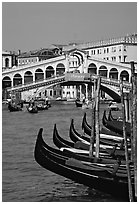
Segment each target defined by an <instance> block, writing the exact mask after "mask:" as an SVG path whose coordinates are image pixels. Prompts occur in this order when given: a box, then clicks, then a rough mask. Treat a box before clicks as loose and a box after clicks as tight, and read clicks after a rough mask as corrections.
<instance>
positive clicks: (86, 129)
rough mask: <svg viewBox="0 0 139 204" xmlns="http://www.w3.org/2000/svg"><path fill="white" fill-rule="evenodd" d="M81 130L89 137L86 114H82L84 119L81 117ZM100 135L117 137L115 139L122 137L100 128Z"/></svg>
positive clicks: (89, 131) (89, 130)
mask: <svg viewBox="0 0 139 204" xmlns="http://www.w3.org/2000/svg"><path fill="white" fill-rule="evenodd" d="M82 129H83V131H84V133H86V134H87V135H91V126H90V125H89V124H88V123H87V120H86V113H84V117H83V120H82ZM100 133H101V134H107V135H111V136H112V135H113V136H117V137H122V135H120V134H118V133H116V132H113V131H112V130H109V129H107V128H106V127H105V128H104V127H103V128H102V129H101V130H100Z"/></svg>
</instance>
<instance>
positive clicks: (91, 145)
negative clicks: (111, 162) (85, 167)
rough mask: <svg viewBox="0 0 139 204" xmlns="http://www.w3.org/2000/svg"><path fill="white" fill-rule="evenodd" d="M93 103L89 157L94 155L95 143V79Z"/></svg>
mask: <svg viewBox="0 0 139 204" xmlns="http://www.w3.org/2000/svg"><path fill="white" fill-rule="evenodd" d="M92 99H93V101H92V117H91V136H90V147H89V157H91V158H92V157H93V153H94V143H95V132H96V129H95V105H96V79H95V80H94V86H93V98H92Z"/></svg>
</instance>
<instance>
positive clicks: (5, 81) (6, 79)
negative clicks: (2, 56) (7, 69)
mask: <svg viewBox="0 0 139 204" xmlns="http://www.w3.org/2000/svg"><path fill="white" fill-rule="evenodd" d="M11 86H12V80H11V78H10V77H9V76H5V77H4V78H3V79H2V88H3V89H5V88H7V87H11Z"/></svg>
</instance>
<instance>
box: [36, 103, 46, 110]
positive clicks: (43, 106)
mask: <svg viewBox="0 0 139 204" xmlns="http://www.w3.org/2000/svg"><path fill="white" fill-rule="evenodd" d="M36 107H37V109H38V110H39V111H40V110H48V105H42V104H41V105H40V104H38V105H36Z"/></svg>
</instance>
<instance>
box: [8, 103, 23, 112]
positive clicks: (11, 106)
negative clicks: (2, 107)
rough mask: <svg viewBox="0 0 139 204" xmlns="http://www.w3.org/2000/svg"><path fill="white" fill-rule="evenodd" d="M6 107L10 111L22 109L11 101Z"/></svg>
mask: <svg viewBox="0 0 139 204" xmlns="http://www.w3.org/2000/svg"><path fill="white" fill-rule="evenodd" d="M8 109H9V111H10V112H16V111H22V108H21V107H19V106H17V105H13V104H11V103H9V104H8Z"/></svg>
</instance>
